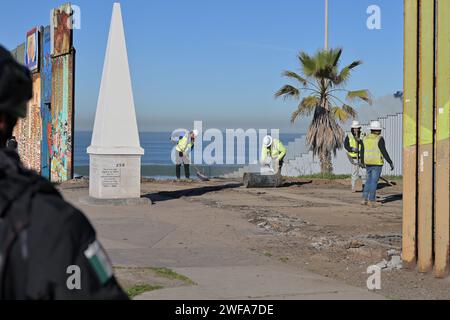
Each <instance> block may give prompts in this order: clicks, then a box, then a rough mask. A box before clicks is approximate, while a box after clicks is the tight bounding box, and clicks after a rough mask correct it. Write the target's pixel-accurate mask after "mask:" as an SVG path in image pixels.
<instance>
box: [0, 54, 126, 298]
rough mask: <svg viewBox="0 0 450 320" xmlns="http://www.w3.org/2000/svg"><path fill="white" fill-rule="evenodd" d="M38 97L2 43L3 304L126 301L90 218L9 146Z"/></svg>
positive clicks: (0, 246) (0, 274) (0, 284)
mask: <svg viewBox="0 0 450 320" xmlns="http://www.w3.org/2000/svg"><path fill="white" fill-rule="evenodd" d="M31 97H32V83H31V78H30V74H29V72H28V70H27V69H25V67H23V66H21V65H20V64H19V63H17V62H16V61H15V60H14V58H13V57H12V56H11V54H10V53H9V52H8V51H7V50H6V49H4V48H3V47H1V46H0V299H2V300H75V299H83V300H87V299H105V300H113V299H114V300H116V299H120V300H126V299H128V297H127V295H126V294H125V293H124V292H123V290H122V289H121V288H120V286H119V285H118V283H117V281H116V279H115V277H114V274H113V268H112V265H111V263H110V261H109V259H108V257H107V255H106V253H105V251H104V250H103V248H102V246H101V245H100V243H99V242H98V241H97V239H96V233H95V230H94V229H93V227H92V225H91V224H90V223H89V221H88V220H87V218H86V217H85V216H84V215H83V214H82V213H81V212H80V211H78V210H77V209H75V208H74V207H72V206H71V205H70V204H68V203H67V202H66V201H64V199H63V198H62V197H61V195H60V194H59V193H58V191H57V190H56V189H55V188H54V187H53V186H52V184H51V183H50V182H49V181H47V180H45V179H44V178H42V177H40V176H39V175H38V174H37V173H34V172H32V171H30V170H28V169H25V168H24V167H23V166H22V164H21V161H20V159H19V156H18V154H17V152H15V151H14V150H10V149H8V148H6V143H7V140H8V138H9V137H11V136H12V131H13V128H14V126H15V125H16V123H17V120H18V118H23V117H25V116H26V110H27V102H28V100H29V99H30V98H31Z"/></svg>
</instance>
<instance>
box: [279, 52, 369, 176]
mask: <svg viewBox="0 0 450 320" xmlns="http://www.w3.org/2000/svg"><path fill="white" fill-rule="evenodd" d="M341 54H342V49H330V50H320V51H318V52H317V53H316V54H315V55H314V56H310V55H308V54H307V53H305V52H301V53H300V54H299V56H298V59H299V61H300V67H301V73H300V74H298V73H295V72H292V71H285V72H284V73H283V75H284V76H286V77H288V78H289V79H291V80H294V81H295V82H296V83H297V86H293V85H289V84H288V85H285V86H284V87H282V88H281V89H280V90H279V91H278V92H277V93H276V94H275V97H277V98H278V97H284V98H294V99H296V100H298V101H300V103H299V105H298V107H297V110H295V111H294V112H293V113H292V116H291V123H295V121H297V120H298V119H299V118H302V117H309V116H311V115H313V117H312V122H311V125H310V127H309V130H308V134H307V136H306V142H307V144H308V146H309V147H310V150H311V151H312V152H313V154H314V156H319V159H320V167H321V171H322V173H332V172H333V165H332V162H331V155H332V154H334V155H336V151H337V150H338V149H341V148H342V145H343V141H344V134H345V133H344V130H343V129H342V127H341V126H340V125H339V124H338V122H340V123H341V124H344V123H346V122H347V121H348V120H349V119H354V118H356V116H357V112H356V110H355V108H354V107H352V106H351V105H350V103H351V102H354V101H356V100H362V101H364V102H367V103H369V104H371V103H372V100H371V98H370V93H369V91H368V90H355V91H349V90H347V89H345V86H346V84H347V82H348V80H349V78H350V75H351V72H352V71H353V69H354V68H356V67H357V66H359V65H361V64H362V62H361V61H355V62H353V63H351V64H350V65H348V66H346V67H344V68H343V69H341V70H339V59H340V57H341ZM344 96H345V97H344ZM343 100H345V101H346V102H344V101H343Z"/></svg>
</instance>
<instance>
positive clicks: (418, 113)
mask: <svg viewBox="0 0 450 320" xmlns="http://www.w3.org/2000/svg"><path fill="white" fill-rule="evenodd" d="M404 4H405V11H404V14H405V17H404V18H405V38H404V41H405V43H404V47H405V49H404V50H405V52H404V117H403V121H404V125H403V128H404V129H403V179H404V181H403V186H404V187H403V253H402V255H403V260H404V262H405V265H406V266H407V267H409V268H414V267H416V266H417V269H418V271H419V272H429V271H431V270H434V273H435V275H436V277H440V278H442V277H446V276H448V274H449V247H450V207H449V202H450V191H449V190H450V170H449V164H450V159H449V154H450V136H449V123H450V121H449V118H450V59H449V57H450V1H449V0H404Z"/></svg>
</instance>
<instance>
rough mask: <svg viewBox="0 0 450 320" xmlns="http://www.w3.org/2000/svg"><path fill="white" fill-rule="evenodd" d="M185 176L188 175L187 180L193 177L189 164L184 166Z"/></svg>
mask: <svg viewBox="0 0 450 320" xmlns="http://www.w3.org/2000/svg"><path fill="white" fill-rule="evenodd" d="M184 174H185V175H186V179H188V180H189V179H190V177H191V173H190V170H189V165H188V164H185V165H184Z"/></svg>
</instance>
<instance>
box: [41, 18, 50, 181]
mask: <svg viewBox="0 0 450 320" xmlns="http://www.w3.org/2000/svg"><path fill="white" fill-rule="evenodd" d="M41 48H42V50H41V52H42V58H41V119H42V141H41V174H42V176H43V177H45V178H47V179H50V163H51V161H50V148H51V145H52V139H51V134H52V114H51V100H52V57H51V37H50V27H46V28H45V29H44V30H43V32H42V46H41Z"/></svg>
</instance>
